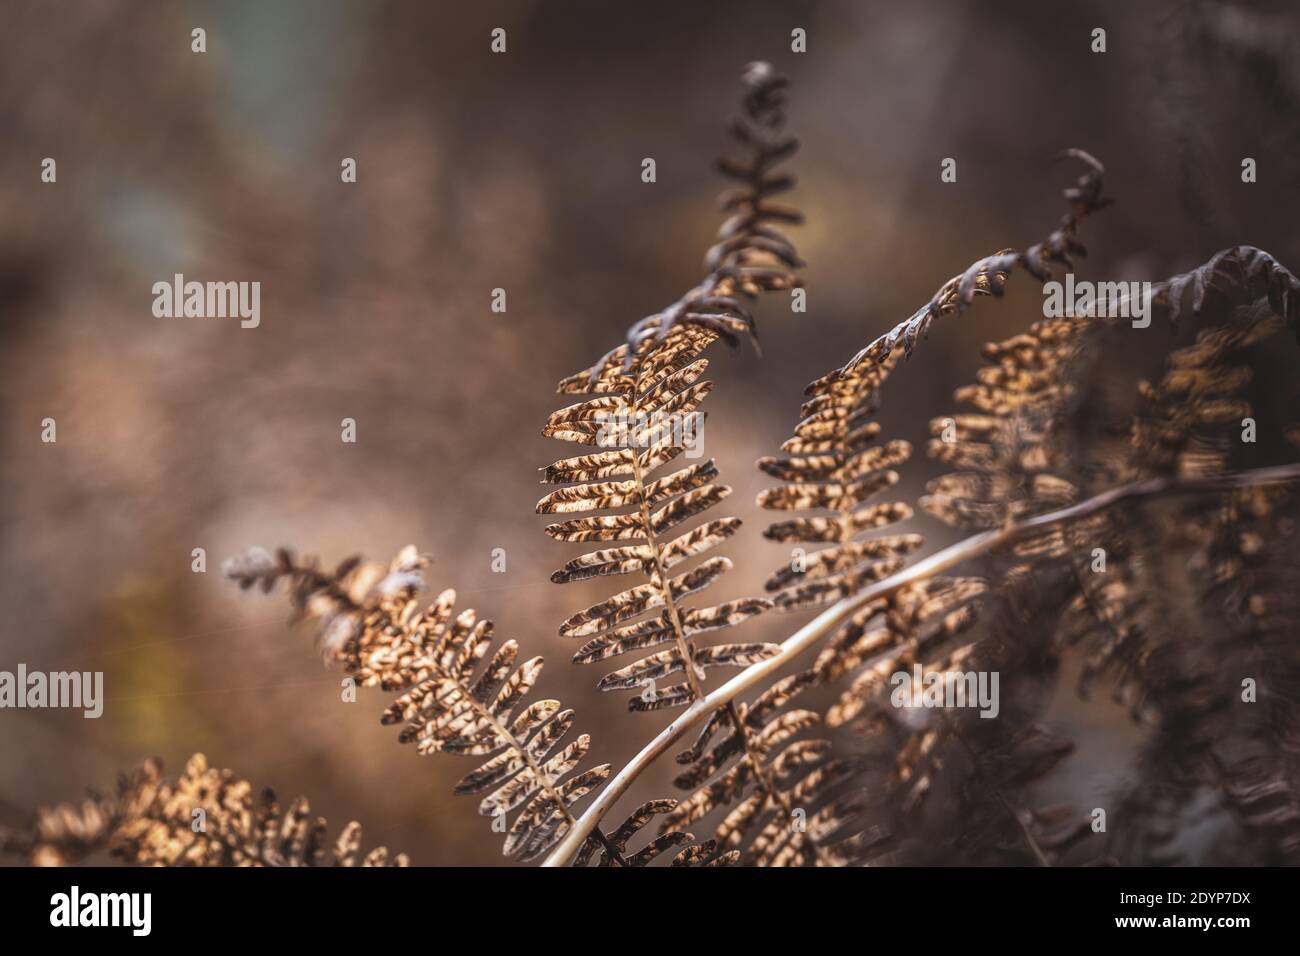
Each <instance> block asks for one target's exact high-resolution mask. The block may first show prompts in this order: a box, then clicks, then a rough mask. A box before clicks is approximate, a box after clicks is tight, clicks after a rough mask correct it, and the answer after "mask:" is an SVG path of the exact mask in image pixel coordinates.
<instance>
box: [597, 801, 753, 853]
mask: <svg viewBox="0 0 1300 956" xmlns="http://www.w3.org/2000/svg"><path fill="white" fill-rule="evenodd" d="M676 807H677V801H676V800H648V801H646V802H645V803H643V804H641V806H639V807H637V808H636V809H635V810H633V811H632V813H631V814H630V815H629V816H628V817H627V819H626V820H624V821H623V822H622V823H621V824H619V826H618V828H617V829H615V830H614V831H613V832H611V833H610V834H609V837H608V839H607V840H606V841H604V842H602V841H601V840H599V839H596V838H594V837H593V838H591V839H589V840H587V842H586V843H584V844H583V845H582V849H581V850H579V851H578V855H577V856H576V857H575V858H574V861H573V865H574V866H586V865H587V864H588V863H589V862H591V860H592V859H593V858H596V859H597V862H596V865H597V866H598V867H619V866H630V867H641V866H648V865H649V864H650V863H652V862H653V861H654V860H656V859H658V858H659V857H661V856H663V855H664V854H665V853H668V852H670V851H671V850H673V849H675V848H677V847H679V846H685V847H686V848H685V849H683V850H679V851H678V852H677V853H676V855H674V856H673V859H672V863H671V865H672V866H730V865H732V864H733V863H735V862H737V860H739V859H740V854H739V853H738V852H736V851H734V850H732V851H728V852H725V853H723V852H719V851H718V847H717V844H716V843H715V842H714V841H713V840H706V841H705V842H703V843H698V844H694V845H691V846H686V844H689V843H691V841H692V840H693V839H694V838H693V837H692V836H691V835H690V834H689V833H685V832H683V831H681V830H674V829H671V828H667V827H665V828H664V829H663V831H662V832H660V834H659V835H658V836H657V837H654V838H652V839H651V840H649V841H648V842H647V843H646V844H645V845H644V846H642V847H641V849H640V850H637V851H636V852H635V853H629V852H628V849H627V844H628V841H629V840H631V839H632V838H633V837H634V836H636V835H637V834H639V833H640V832H641V831H642V830H644V829H645V828H646V827H647V826H649V824H650V822H651V821H652V820H653V819H654V818H655V817H657V816H660V815H662V814H665V813H671V812H672V811H673V810H674V809H675V808H676ZM597 853H599V857H596V854H597Z"/></svg>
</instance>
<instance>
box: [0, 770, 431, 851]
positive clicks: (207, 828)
mask: <svg viewBox="0 0 1300 956" xmlns="http://www.w3.org/2000/svg"><path fill="white" fill-rule="evenodd" d="M328 832H329V827H328V825H327V824H326V822H325V820H324V819H322V818H320V817H313V816H312V814H311V807H310V806H309V805H308V803H307V801H306V799H305V798H303V797H299V798H298V799H297V800H295V801H293V803H292V804H290V806H289V807H288V809H285V810H282V809H281V808H280V806H279V804H278V803H277V802H276V799H275V794H274V793H273V792H272V791H271V790H269V789H267V790H264V791H262V793H261V794H260V795H259V794H255V793H254V791H253V787H252V785H251V784H250V783H248V781H246V780H243V779H240V778H239V777H237V776H236V775H235V774H234V772H233V771H230V770H221V769H217V768H214V767H209V766H208V762H207V759H206V758H205V757H204V756H203V754H195V755H194V756H192V757H190V759H189V761H188V762H187V763H186V765H185V772H184V774H182V775H181V777H180V779H178V780H168V779H165V778H164V777H163V776H162V764H161V762H160V761H157V760H149V761H146V762H145V763H144V764H143V765H142V766H141V767H139V768H138V769H137V770H135V771H134V772H132V773H131V774H129V775H123V776H122V777H121V779H120V780H119V782H118V786H117V793H116V795H115V797H113V798H112V799H105V798H102V797H99V796H97V795H94V794H92V795H91V797H90V799H89V800H88V801H87V802H85V803H83V804H81V805H80V806H73V805H69V804H60V805H58V806H55V807H50V808H43V809H41V810H39V811H38V812H37V815H36V819H35V821H34V822H33V823H32V825H31V827H29V828H28V829H27V830H26V831H25V832H23V833H19V834H6V835H3V836H2V837H0V849H3V850H4V851H5V852H9V853H19V854H21V855H23V856H25V857H26V858H27V859H28V860H29V862H31V863H33V864H35V865H37V866H64V865H68V864H72V863H76V862H78V861H79V860H81V859H83V858H85V857H86V856H87V855H89V854H90V853H93V852H96V851H97V850H100V849H104V848H107V850H108V851H109V852H110V853H111V854H112V855H113V856H115V857H118V858H119V859H122V860H124V861H126V862H127V863H132V864H141V865H146V866H406V865H407V864H408V860H407V858H406V856H405V854H398V855H396V856H392V857H390V855H389V852H388V850H387V849H386V848H384V847H376V848H375V849H373V850H371V851H370V852H368V853H366V854H364V855H362V853H361V839H362V837H361V825H360V824H358V823H355V822H353V823H349V824H348V825H347V826H346V827H344V828H343V830H342V831H341V832H340V833H339V835H338V837H337V838H336V839H335V840H334V841H333V842H331V841H330V840H329V839H328Z"/></svg>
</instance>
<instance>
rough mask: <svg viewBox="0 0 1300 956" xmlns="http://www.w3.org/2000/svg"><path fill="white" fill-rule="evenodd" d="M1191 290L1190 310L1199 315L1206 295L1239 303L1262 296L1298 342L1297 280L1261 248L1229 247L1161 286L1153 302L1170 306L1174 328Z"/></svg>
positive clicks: (1299, 308)
mask: <svg viewBox="0 0 1300 956" xmlns="http://www.w3.org/2000/svg"><path fill="white" fill-rule="evenodd" d="M1189 289H1190V290H1191V302H1190V305H1191V310H1192V314H1193V315H1199V314H1200V312H1201V310H1202V309H1203V308H1204V306H1205V301H1206V296H1207V295H1208V294H1209V293H1211V292H1218V293H1220V294H1223V295H1225V296H1228V297H1229V298H1230V299H1232V300H1235V301H1236V302H1238V303H1243V302H1251V301H1254V300H1255V299H1257V298H1260V297H1263V298H1265V299H1267V300H1268V304H1269V307H1270V308H1271V309H1272V310H1273V314H1274V315H1276V316H1277V317H1278V318H1280V319H1281V320H1282V321H1283V322H1284V323H1285V324H1286V327H1287V328H1288V329H1291V330H1292V331H1293V332H1294V333H1295V335H1296V341H1297V342H1300V279H1297V278H1296V277H1295V275H1293V274H1292V273H1291V271H1290V270H1289V269H1287V268H1286V267H1285V266H1284V265H1282V264H1281V263H1280V262H1278V261H1277V260H1276V259H1275V258H1273V256H1271V255H1269V254H1268V253H1267V252H1265V251H1264V250H1263V249H1257V248H1255V247H1254V246H1232V247H1231V248H1228V249H1223V250H1221V251H1220V252H1217V253H1215V255H1213V256H1212V257H1211V258H1210V259H1209V261H1207V262H1206V263H1204V264H1203V265H1201V266H1199V267H1197V268H1196V269H1193V270H1192V271H1191V272H1184V273H1182V274H1181V275H1176V276H1174V277H1173V278H1172V279H1168V280H1166V281H1165V282H1162V283H1160V284H1159V285H1158V286H1157V287H1156V289H1155V298H1154V300H1153V301H1155V302H1157V303H1159V304H1163V305H1168V306H1169V320H1170V322H1172V323H1174V324H1175V325H1177V323H1178V320H1179V317H1180V316H1181V315H1182V311H1183V301H1184V299H1185V298H1186V296H1187V291H1188V290H1189Z"/></svg>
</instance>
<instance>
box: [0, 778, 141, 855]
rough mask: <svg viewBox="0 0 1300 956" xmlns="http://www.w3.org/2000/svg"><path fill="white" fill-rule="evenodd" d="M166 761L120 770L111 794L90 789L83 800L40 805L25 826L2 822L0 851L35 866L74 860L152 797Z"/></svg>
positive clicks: (98, 845) (104, 842) (109, 835)
mask: <svg viewBox="0 0 1300 956" xmlns="http://www.w3.org/2000/svg"><path fill="white" fill-rule="evenodd" d="M161 775H162V765H161V764H160V763H159V762H158V761H157V760H148V761H146V762H145V763H144V764H143V765H141V766H140V767H138V768H137V769H135V770H134V771H132V772H131V773H130V774H121V775H120V776H119V777H118V780H117V786H116V788H115V790H114V793H113V794H112V796H108V797H106V796H103V795H101V794H99V793H97V792H95V791H93V790H92V791H90V792H89V793H88V794H87V796H86V799H85V800H83V801H82V802H81V803H79V804H71V803H60V804H57V805H55V806H53V807H41V808H40V809H38V810H37V811H36V813H35V815H34V818H33V820H32V822H31V823H30V824H29V825H28V826H27V827H25V828H23V829H21V830H9V829H5V828H0V853H5V854H11V855H14V856H21V857H23V858H25V859H26V860H27V861H28V862H29V863H31V864H32V865H33V866H70V865H72V864H75V863H78V862H80V861H81V860H83V859H84V858H85V857H87V856H89V855H90V854H92V853H95V852H96V851H98V850H100V849H102V848H103V847H105V846H107V845H108V842H109V840H110V839H111V838H112V836H113V834H114V833H115V832H116V830H117V828H118V827H120V826H121V825H122V822H123V821H124V820H127V819H131V818H133V817H135V816H138V815H139V814H140V813H141V812H142V810H143V808H144V807H146V806H148V805H149V803H150V802H151V800H152V793H153V789H152V788H153V787H155V786H156V784H157V782H158V780H159V779H160V777H161Z"/></svg>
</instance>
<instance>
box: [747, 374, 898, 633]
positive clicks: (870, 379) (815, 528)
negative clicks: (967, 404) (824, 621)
mask: <svg viewBox="0 0 1300 956" xmlns="http://www.w3.org/2000/svg"><path fill="white" fill-rule="evenodd" d="M894 361H895V358H894V357H893V356H890V357H888V358H886V359H885V361H884V362H882V363H881V364H880V365H878V366H873V367H872V368H871V369H866V370H864V371H863V373H862V375H861V376H860V377H859V378H858V379H857V384H856V391H851V392H840V391H837V390H834V389H832V390H831V391H829V392H826V393H823V394H821V395H818V396H817V397H815V398H812V399H810V400H809V401H808V402H805V403H804V406H803V416H804V417H803V420H802V421H801V422H800V423H799V425H798V426H797V427H796V428H795V434H794V437H793V438H791V439H790V440H789V441H787V442H785V444H784V445H782V446H781V447H782V450H783V451H785V452H786V453H787V455H788V457H786V458H761V459H759V461H758V467H759V468H761V469H762V470H763V471H765V472H767V473H768V474H769V475H771V476H773V477H774V478H778V479H780V480H781V481H783V482H785V484H782V485H779V486H777V487H774V488H768V489H766V490H764V491H762V492H760V493H759V495H758V504H759V506H760V507H762V508H768V509H770V510H775V511H813V512H818V511H821V512H829V514H812V515H807V516H799V517H795V518H792V519H790V520H787V521H780V522H776V523H774V524H772V525H771V526H769V527H768V529H767V530H766V531H765V532H764V535H765V536H766V537H768V538H769V539H771V540H773V541H780V542H787V543H788V542H799V543H801V544H821V543H825V544H827V546H826V547H824V548H821V549H820V550H816V551H814V552H813V553H812V554H811V555H809V554H807V553H806V551H805V549H804V548H802V547H800V548H796V549H795V550H794V552H793V558H792V560H791V561H790V562H789V564H787V565H785V566H783V567H782V568H780V569H778V570H777V571H776V573H774V574H773V575H772V576H771V577H770V578H768V580H767V584H766V587H767V590H768V591H773V592H776V594H775V602H776V606H777V607H779V608H781V609H782V610H798V609H801V608H805V607H812V606H817V605H821V604H826V603H829V602H831V601H836V600H839V599H840V598H843V597H847V596H849V595H851V594H854V593H856V592H857V591H858V590H859V589H861V588H862V587H863V586H864V585H866V584H868V583H870V582H872V581H878V580H880V579H881V578H885V577H888V576H889V575H890V574H893V573H894V572H895V571H898V570H899V569H900V568H902V566H903V563H904V561H905V558H906V555H907V554H908V553H909V552H911V551H913V550H915V549H916V548H918V547H920V546H921V544H922V538H921V536H920V535H918V534H895V535H871V536H867V533H868V532H872V531H875V530H876V529H879V528H881V527H885V526H888V525H892V524H895V523H897V522H900V521H906V520H907V519H908V518H910V517H911V516H912V509H911V508H910V507H908V506H907V505H906V504H904V503H903V502H897V501H891V502H873V501H872V500H871V499H873V498H874V497H875V496H876V495H878V494H879V493H880V492H881V491H883V490H884V489H886V488H889V487H892V486H893V485H894V484H896V483H897V482H898V472H896V471H894V470H893V467H894V466H895V465H900V464H902V463H903V462H904V461H906V460H907V458H908V457H909V456H910V455H911V452H912V448H911V445H909V444H908V443H907V442H905V441H891V442H888V443H886V444H884V445H874V444H873V442H874V440H875V438H876V436H877V434H878V432H879V430H880V426H879V425H878V424H876V423H875V422H873V421H870V420H869V417H870V416H871V415H872V414H874V412H875V408H876V391H877V389H878V388H879V386H880V384H881V383H882V382H883V381H884V378H885V376H886V375H887V374H888V372H889V370H890V369H891V368H892V367H893V364H894ZM842 399H847V401H842Z"/></svg>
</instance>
